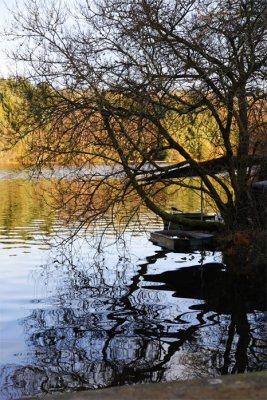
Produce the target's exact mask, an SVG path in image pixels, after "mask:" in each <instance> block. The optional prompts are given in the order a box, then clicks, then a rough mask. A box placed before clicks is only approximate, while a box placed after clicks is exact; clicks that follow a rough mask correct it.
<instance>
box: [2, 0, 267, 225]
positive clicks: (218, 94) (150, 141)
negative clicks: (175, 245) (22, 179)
mask: <svg viewBox="0 0 267 400" xmlns="http://www.w3.org/2000/svg"><path fill="white" fill-rule="evenodd" d="M266 19H267V3H266V1H262V0H253V1H251V0H231V1H229V0H222V1H214V0H213V1H210V0H204V1H203V0H201V1H200V0H183V1H181V0H120V1H117V0H94V1H88V0H87V1H86V0H84V1H80V2H79V6H78V7H75V8H74V7H71V6H69V7H68V5H67V4H65V3H64V1H53V2H51V1H49V2H48V1H43V0H42V1H39V0H31V1H25V4H24V6H23V9H22V10H20V11H18V12H15V14H14V28H13V33H12V32H11V33H10V34H11V35H13V37H14V38H16V40H18V42H19V45H18V47H17V52H16V53H15V54H14V57H15V59H16V60H17V61H18V62H19V63H21V65H23V67H24V68H26V71H27V75H26V74H25V76H27V77H28V78H29V79H31V81H32V82H33V83H34V84H38V85H40V84H41V85H42V86H41V88H44V87H45V88H46V90H45V92H44V91H43V92H42V90H41V89H40V92H39V97H38V96H37V101H35V102H33V103H32V104H35V106H32V107H31V109H32V110H34V113H33V114H34V115H32V116H31V118H29V124H28V126H27V127H26V128H25V129H24V132H23V135H22V136H23V137H24V138H25V137H26V136H27V134H28V133H29V134H30V138H31V139H30V140H29V143H28V144H29V148H30V151H31V154H34V155H35V159H34V162H35V164H36V165H37V166H40V167H42V166H43V165H49V164H53V163H54V162H58V161H60V162H61V163H65V164H72V166H73V167H76V170H77V171H78V180H79V182H78V183H77V182H74V181H73V182H72V184H71V185H70V186H71V191H72V197H71V198H72V200H69V204H75V207H76V208H78V212H79V213H80V215H81V218H83V219H84V221H85V220H86V221H90V218H96V216H98V215H102V214H103V213H106V212H107V211H108V210H110V209H113V208H114V205H115V204H117V203H118V202H119V200H121V201H122V202H123V201H124V200H125V198H126V197H127V196H130V197H131V196H132V195H133V193H134V194H135V195H136V196H137V197H136V198H138V199H139V200H140V203H139V204H145V205H146V206H147V207H149V208H150V209H151V210H152V211H154V212H155V213H156V214H158V215H159V216H161V217H164V218H167V219H169V220H172V221H176V220H177V218H178V217H177V216H175V215H173V214H171V213H170V212H168V210H165V209H164V206H163V203H161V200H160V198H161V193H164V191H165V190H166V187H172V188H173V187H174V188H177V189H178V190H179V188H182V187H192V189H194V190H197V191H200V190H203V191H204V192H205V194H206V196H208V197H210V198H211V199H212V200H213V201H214V203H215V204H216V207H217V208H218V210H219V211H220V213H221V214H222V216H223V218H224V221H225V223H226V225H227V226H228V227H230V228H235V227H239V226H243V225H244V226H246V225H248V224H251V223H253V224H254V225H257V226H258V225H260V224H261V223H262V221H261V216H259V215H258V214H257V209H256V206H255V199H254V197H253V192H252V190H251V185H252V182H253V179H254V176H255V173H259V169H260V170H261V171H263V170H264V169H265V168H266V167H265V165H266V164H265V159H266V139H267V137H266V136H267V135H266V132H267V131H266V123H267V119H266V82H265V79H266V72H267V67H266V61H267V48H266V47H267V46H266V39H267V25H266ZM35 100H36V99H35ZM37 111H38V112H37ZM32 132H35V134H33V135H32ZM20 134H21V133H20ZM203 147H204V148H205V155H204V156H203ZM170 152H171V154H172V156H173V158H174V159H175V160H176V162H177V165H176V167H177V168H179V167H183V166H185V165H186V166H188V167H190V169H191V171H193V172H194V175H195V176H198V177H200V178H201V180H202V185H200V181H199V180H195V182H193V183H192V181H187V180H186V179H185V178H184V177H181V176H180V175H179V174H177V175H176V176H174V175H172V174H168V171H171V170H173V168H174V166H173V165H161V164H160V163H158V162H156V161H157V159H158V158H159V157H162V155H164V154H166V153H170ZM219 157H220V158H221V159H222V160H223V170H224V172H225V173H224V174H218V171H217V170H216V168H214V169H213V168H212V164H210V163H208V164H205V163H203V161H205V160H211V159H216V158H219ZM101 163H102V164H109V165H110V166H111V167H110V168H109V170H108V172H107V173H105V174H104V175H102V176H99V174H97V173H96V168H94V165H95V164H101ZM82 166H83V167H84V166H86V167H87V170H86V171H87V172H83V173H82V174H81V167H82ZM121 171H123V175H121ZM255 171H256V172H255ZM118 176H120V178H121V179H120V183H119V184H118V183H114V179H111V178H115V177H118ZM99 191H101V192H103V191H104V192H105V193H106V196H107V197H106V200H104V201H102V202H100V203H99V200H96V197H95V196H96V194H97V193H98V192H99ZM74 193H75V194H74ZM85 197H86V198H87V201H86V202H83V206H82V205H78V204H80V203H79V202H80V201H81V199H82V198H85ZM74 198H75V201H74ZM77 199H79V201H78V200H77ZM85 204H86V206H85ZM136 204H137V203H136ZM64 206H65V207H66V203H64ZM137 209H138V206H137V205H136V210H137ZM76 211H77V209H76ZM76 214H77V213H76ZM88 215H90V217H88Z"/></svg>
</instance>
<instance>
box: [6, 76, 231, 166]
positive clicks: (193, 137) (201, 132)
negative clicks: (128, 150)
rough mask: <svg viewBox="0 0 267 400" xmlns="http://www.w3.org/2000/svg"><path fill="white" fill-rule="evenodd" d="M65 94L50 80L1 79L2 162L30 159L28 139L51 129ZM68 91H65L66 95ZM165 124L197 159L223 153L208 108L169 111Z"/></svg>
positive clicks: (168, 156)
mask: <svg viewBox="0 0 267 400" xmlns="http://www.w3.org/2000/svg"><path fill="white" fill-rule="evenodd" d="M62 93H63V91H62V92H61V94H59V90H55V89H53V88H51V87H49V86H48V85H47V84H46V83H41V84H38V85H36V86H35V85H33V84H32V83H30V82H29V81H28V80H26V79H24V78H16V79H15V78H8V79H0V132H1V137H0V146H1V147H0V164H2V165H3V164H4V165H5V164H21V163H22V162H25V161H26V163H27V160H28V161H29V162H30V159H31V155H30V154H29V147H28V145H27V142H29V138H31V139H30V140H34V135H33V134H34V130H36V129H38V130H39V133H38V135H39V137H40V130H42V129H48V130H49V125H50V122H51V121H49V115H50V114H49V108H51V110H52V109H53V108H54V107H55V106H58V104H56V102H57V101H59V102H60V96H61V95H62ZM67 93H68V92H67V91H66V90H65V91H64V96H65V95H66V96H67V95H68V94H67ZM81 112H82V111H81ZM165 124H166V125H167V126H168V130H169V131H172V132H173V136H174V137H175V139H176V140H179V142H180V143H181V144H182V145H184V146H185V147H186V148H187V150H188V151H189V152H190V153H191V154H192V155H193V156H194V157H195V158H196V159H198V160H206V159H210V158H214V157H216V156H217V157H218V156H220V155H222V154H223V150H222V147H223V146H222V143H221V136H220V134H219V133H218V132H217V129H218V128H217V126H216V124H215V123H214V120H213V119H212V118H211V116H210V115H209V114H208V112H207V111H203V112H201V113H196V114H193V113H192V114H190V115H183V116H180V117H177V113H172V112H171V111H169V112H168V113H167V114H166V115H165ZM129 128H130V127H129ZM88 134H89V133H88ZM38 135H37V137H38ZM88 139H89V140H88ZM88 139H87V140H86V142H87V143H88V142H90V138H88ZM233 140H235V139H234V135H233ZM156 159H157V160H161V161H167V162H172V161H175V162H177V161H181V159H177V152H175V151H173V149H171V150H164V151H161V152H159V153H158V154H156Z"/></svg>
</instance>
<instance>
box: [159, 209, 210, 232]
mask: <svg viewBox="0 0 267 400" xmlns="http://www.w3.org/2000/svg"><path fill="white" fill-rule="evenodd" d="M173 214H174V215H175V216H177V217H181V218H188V219H193V220H198V221H215V220H216V217H217V214H215V213H214V214H213V213H207V214H203V213H201V212H195V213H190V212H188V213H185V212H174V213H173ZM163 224H164V229H179V227H180V228H181V226H180V225H179V224H177V223H174V222H171V221H168V220H166V219H163Z"/></svg>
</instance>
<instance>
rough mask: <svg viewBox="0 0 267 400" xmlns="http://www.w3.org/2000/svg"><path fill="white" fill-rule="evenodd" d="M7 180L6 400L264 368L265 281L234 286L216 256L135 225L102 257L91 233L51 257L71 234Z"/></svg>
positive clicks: (1, 296) (0, 387)
mask: <svg viewBox="0 0 267 400" xmlns="http://www.w3.org/2000/svg"><path fill="white" fill-rule="evenodd" d="M0 175H1V179H0V273H1V275H0V277H1V280H0V317H1V331H0V351H1V354H0V373H1V375H0V391H1V395H0V398H1V399H19V398H23V397H24V396H29V395H35V394H38V393H47V392H62V391H69V390H80V389H95V388H103V387H107V386H115V385H123V384H129V383H146V382H160V381H170V380H179V379H189V378H195V377H199V378H201V377H204V376H217V375H220V374H223V373H235V372H243V371H245V372H246V371H255V370H260V369H265V368H267V356H266V353H267V347H266V337H267V334H266V333H267V332H266V321H267V315H266V297H265V296H266V286H265V285H264V280H263V279H259V280H258V281H256V284H255V282H252V283H251V280H248V279H247V278H246V277H244V278H242V279H241V280H240V279H238V280H236V279H235V278H233V277H231V276H229V274H228V273H227V271H226V268H225V265H224V264H223V256H222V254H221V253H219V252H214V253H212V252H207V251H206V252H192V253H187V254H184V253H172V252H165V251H163V250H161V249H160V248H159V247H156V246H154V245H153V244H152V243H151V242H150V241H149V240H148V235H146V233H144V231H143V230H140V229H138V228H137V226H136V224H135V223H134V221H133V223H132V225H131V226H130V227H129V229H128V230H127V232H126V237H125V239H126V242H117V243H116V244H114V233H113V231H112V230H111V229H110V230H109V231H108V235H107V238H106V239H105V244H106V246H105V247H104V249H103V250H101V251H99V252H96V251H95V244H96V243H97V239H96V238H95V237H93V235H92V234H90V231H89V232H87V234H86V235H84V236H83V235H81V237H79V238H77V240H76V241H75V242H74V243H72V245H71V246H59V247H56V248H54V247H51V244H53V243H55V242H56V236H57V234H59V233H60V235H61V236H67V235H68V233H69V232H68V231H67V230H66V228H64V226H63V224H62V223H61V221H58V220H57V218H56V217H55V216H54V215H53V213H51V209H50V208H49V206H48V205H47V202H46V200H45V198H40V196H36V193H35V191H34V189H33V186H34V187H35V189H36V184H34V185H32V184H31V183H30V182H29V180H27V179H25V176H23V175H20V176H13V177H12V176H11V175H10V174H7V173H6V172H5V171H2V172H1V174H0ZM192 201H193V200H192V199H191V198H188V204H189V206H190V207H192ZM193 203H194V202H193ZM141 220H142V222H143V224H144V225H145V226H146V227H147V229H148V231H149V230H155V229H157V228H159V227H161V224H160V223H159V221H157V220H156V219H155V217H153V215H151V214H149V213H148V212H144V214H143V215H142V217H141ZM255 285H257V287H256V289H257V290H255Z"/></svg>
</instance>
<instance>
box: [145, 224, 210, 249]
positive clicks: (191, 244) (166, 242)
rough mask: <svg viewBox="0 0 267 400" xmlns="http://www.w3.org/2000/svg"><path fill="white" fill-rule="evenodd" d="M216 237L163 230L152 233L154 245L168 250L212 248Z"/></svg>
mask: <svg viewBox="0 0 267 400" xmlns="http://www.w3.org/2000/svg"><path fill="white" fill-rule="evenodd" d="M213 238H214V235H211V234H208V233H202V232H195V231H183V230H176V229H172V230H162V231H155V232H151V233H150V240H151V242H153V243H154V244H156V245H158V246H161V247H163V248H165V249H168V250H174V251H188V250H194V249H201V248H207V247H209V248H210V247H212V243H213Z"/></svg>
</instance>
